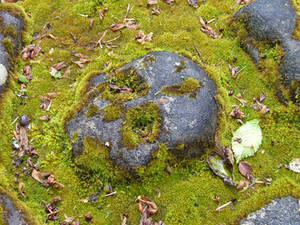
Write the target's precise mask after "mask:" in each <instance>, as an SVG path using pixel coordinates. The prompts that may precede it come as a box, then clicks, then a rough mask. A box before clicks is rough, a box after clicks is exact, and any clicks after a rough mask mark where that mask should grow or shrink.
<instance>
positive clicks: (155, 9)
mask: <svg viewBox="0 0 300 225" xmlns="http://www.w3.org/2000/svg"><path fill="white" fill-rule="evenodd" d="M151 14H152V15H159V14H160V7H159V6H156V5H154V6H152V11H151Z"/></svg>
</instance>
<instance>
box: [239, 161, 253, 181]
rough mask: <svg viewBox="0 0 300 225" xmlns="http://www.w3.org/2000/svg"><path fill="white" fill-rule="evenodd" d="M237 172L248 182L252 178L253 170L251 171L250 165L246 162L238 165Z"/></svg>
mask: <svg viewBox="0 0 300 225" xmlns="http://www.w3.org/2000/svg"><path fill="white" fill-rule="evenodd" d="M239 171H240V173H241V174H242V175H243V176H244V177H246V178H247V179H248V180H250V179H251V178H252V171H253V169H252V166H251V164H250V163H248V162H247V161H241V162H240V163H239Z"/></svg>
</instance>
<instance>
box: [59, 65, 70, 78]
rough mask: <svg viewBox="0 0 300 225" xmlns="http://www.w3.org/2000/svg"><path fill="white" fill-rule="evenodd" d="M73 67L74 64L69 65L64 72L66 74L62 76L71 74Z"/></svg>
mask: <svg viewBox="0 0 300 225" xmlns="http://www.w3.org/2000/svg"><path fill="white" fill-rule="evenodd" d="M71 68H72V66H68V68H67V69H66V71H65V72H64V74H63V75H62V77H61V78H65V77H67V76H69V74H70V73H71Z"/></svg>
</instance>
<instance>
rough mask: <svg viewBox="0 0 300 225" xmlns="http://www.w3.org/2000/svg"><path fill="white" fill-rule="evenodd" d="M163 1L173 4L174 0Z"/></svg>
mask: <svg viewBox="0 0 300 225" xmlns="http://www.w3.org/2000/svg"><path fill="white" fill-rule="evenodd" d="M164 2H165V3H168V4H173V3H175V0H164Z"/></svg>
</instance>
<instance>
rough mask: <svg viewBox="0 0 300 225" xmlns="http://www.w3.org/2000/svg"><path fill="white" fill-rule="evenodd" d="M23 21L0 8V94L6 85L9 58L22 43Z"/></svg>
mask: <svg viewBox="0 0 300 225" xmlns="http://www.w3.org/2000/svg"><path fill="white" fill-rule="evenodd" d="M23 29H24V20H23V19H22V18H20V17H17V16H14V15H12V14H11V13H10V12H7V11H5V10H4V9H1V8H0V93H1V91H2V90H3V88H4V87H5V85H6V82H7V78H8V71H9V69H10V66H11V63H10V59H11V57H14V56H15V54H16V52H17V50H18V48H20V46H21V42H22V31H23Z"/></svg>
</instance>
